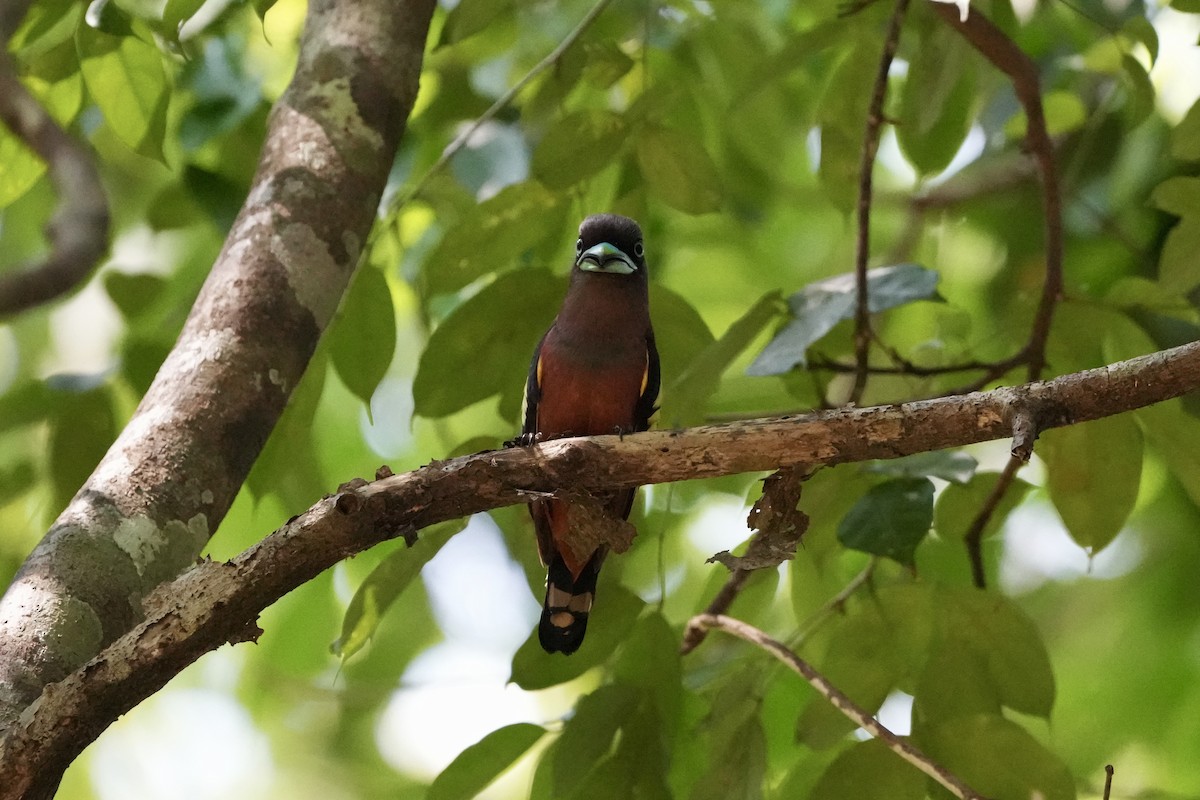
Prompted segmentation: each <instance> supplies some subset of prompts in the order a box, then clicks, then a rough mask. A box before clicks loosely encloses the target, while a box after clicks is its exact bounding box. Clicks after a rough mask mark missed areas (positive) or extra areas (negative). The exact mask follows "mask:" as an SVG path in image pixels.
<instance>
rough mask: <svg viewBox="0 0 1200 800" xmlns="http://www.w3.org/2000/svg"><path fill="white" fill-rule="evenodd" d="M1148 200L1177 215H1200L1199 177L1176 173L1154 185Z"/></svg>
mask: <svg viewBox="0 0 1200 800" xmlns="http://www.w3.org/2000/svg"><path fill="white" fill-rule="evenodd" d="M1150 202H1151V203H1153V204H1154V205H1155V206H1156V207H1158V208H1160V209H1162V210H1163V211H1166V212H1167V213H1168V214H1174V215H1175V216H1177V217H1186V216H1194V217H1200V178H1193V177H1189V176H1183V175H1176V176H1175V177H1173V178H1167V179H1166V180H1165V181H1163V182H1162V183H1160V184H1159V185H1158V186H1155V187H1154V191H1153V192H1152V193H1151V194H1150Z"/></svg>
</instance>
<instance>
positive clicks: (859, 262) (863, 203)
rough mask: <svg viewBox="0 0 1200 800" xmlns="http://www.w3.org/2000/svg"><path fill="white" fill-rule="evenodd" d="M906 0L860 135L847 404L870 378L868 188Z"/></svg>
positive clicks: (899, 4)
mask: <svg viewBox="0 0 1200 800" xmlns="http://www.w3.org/2000/svg"><path fill="white" fill-rule="evenodd" d="M907 10H908V0H896V8H895V10H893V11H892V16H891V19H890V20H889V21H888V29H887V34H886V35H885V37H884V40H883V53H882V54H881V55H880V57H879V69H878V70H877V72H876V73H875V86H874V88H873V89H872V91H871V105H870V107H869V108H868V109H867V127H866V131H865V132H864V133H863V147H862V160H861V161H860V162H859V167H858V236H857V239H856V241H855V251H854V279H855V286H856V287H857V289H858V293H857V295H858V296H857V302H856V304H855V308H854V363H855V366H856V369H855V371H854V386H853V388H852V389H851V390H850V398H849V402H850V403H852V404H854V405H858V403H859V402H860V401H861V400H862V396H863V392H864V391H866V388H867V377H868V376H869V374H870V370H869V360H870V351H871V338H872V335H871V314H870V308H871V302H870V298H869V297H868V296H867V261H868V259H869V258H870V257H871V185H872V181H873V172H874V169H875V155H876V154H877V153H878V152H879V130H880V128H882V127H883V101H884V99H885V98H886V97H887V83H888V73H889V72H890V71H891V68H892V59H894V58H895V57H896V48H897V47H898V46H899V44H900V28H901V23H903V21H904V13H905V11H907Z"/></svg>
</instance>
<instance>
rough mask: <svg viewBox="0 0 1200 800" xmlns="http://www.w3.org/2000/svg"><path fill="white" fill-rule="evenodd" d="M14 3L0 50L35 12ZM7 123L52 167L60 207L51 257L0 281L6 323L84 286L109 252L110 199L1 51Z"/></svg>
mask: <svg viewBox="0 0 1200 800" xmlns="http://www.w3.org/2000/svg"><path fill="white" fill-rule="evenodd" d="M29 5H30V3H29V0H8V1H7V2H5V3H4V4H3V8H0V43H3V42H7V41H8V40H9V39H10V38H11V37H12V35H13V33H14V32H15V31H16V28H17V26H18V25H19V24H20V22H21V19H22V18H24V16H25V12H26V11H27V10H28V8H29ZM0 121H2V122H3V123H4V125H6V126H7V127H8V129H9V130H10V131H12V133H13V135H14V136H16V137H17V138H18V139H20V140H21V141H22V142H24V143H25V144H26V145H27V146H28V147H29V149H30V150H32V151H33V152H34V153H35V154H36V155H37V156H38V158H40V159H41V160H42V161H44V162H46V168H47V171H48V173H49V175H50V181H51V183H53V185H54V189H55V191H56V192H57V193H58V208H57V209H55V211H54V215H53V216H52V217H51V218H50V221H49V223H47V225H46V235H47V238H48V239H49V241H50V254H49V255H47V256H46V257H45V259H43V260H42V261H41V262H39V263H35V264H31V265H23V266H19V267H17V268H15V270H14V271H12V272H6V273H5V274H4V275H2V276H0V318H3V317H6V316H9V315H11V314H16V313H19V312H21V311H24V310H26V309H30V308H34V307H36V306H39V305H42V304H44V303H48V302H50V301H51V300H54V299H55V298H58V297H61V296H62V295H64V294H66V293H67V292H69V291H71V289H73V288H75V287H76V286H78V285H79V284H80V283H82V282H83V280H84V279H85V278H86V277H87V276H88V274H89V273H90V272H91V271H92V268H93V267H95V266H96V264H97V262H99V261H100V259H101V257H103V255H104V252H105V250H107V249H108V226H109V214H108V199H107V198H106V197H105V195H104V188H103V187H102V186H101V185H100V176H99V174H97V172H96V166H95V164H93V163H92V159H91V156H90V155H89V154H88V152H87V150H86V149H85V148H84V147H83V145H81V144H79V143H78V142H76V141H75V140H74V139H72V138H71V137H70V136H68V135H67V134H66V132H64V131H63V129H62V128H60V127H59V126H58V123H56V122H55V121H54V120H53V119H52V118H51V117H50V114H49V113H48V112H47V111H46V109H45V108H43V107H42V106H41V104H40V103H38V101H37V100H36V99H34V97H33V95H31V94H30V93H29V90H27V89H26V88H25V86H24V85H23V84H22V83H21V81H20V80H18V79H17V73H16V65H15V64H14V63H13V59H12V57H11V56H10V55H9V54H8V53H7V52H4V51H3V50H2V49H0Z"/></svg>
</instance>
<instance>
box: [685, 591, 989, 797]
mask: <svg viewBox="0 0 1200 800" xmlns="http://www.w3.org/2000/svg"><path fill="white" fill-rule="evenodd" d="M688 624H689V626H691V625H696V626H698V627H700V628H703V629H706V630H719V631H722V632H724V633H728V634H730V635H731V636H736V637H737V638H739V639H742V640H743V641H746V642H749V643H750V644H752V645H755V646H756V647H759V648H761V649H763V650H765V651H767V652H768V653H770V654H771V655H772V656H774V657H775V658H777V659H778V660H779V661H781V662H783V663H784V664H785V665H787V666H788V667H789V668H790V669H791V670H792V671H793V672H795V673H796V674H797V675H800V676H801V677H802V678H804V680H806V681H808V683H809V685H810V686H812V687H813V688H814V689H816V690H817V691H818V692H819V693H820V694H821V696H822V697H824V698H825V699H826V700H828V701H829V703H830V705H832V706H833V707H834V708H836V709H837V710H838V711H840V712H842V713H843V714H845V715H846V717H847V718H848V719H850V721H852V722H853V723H854V724H856V725H858V726H859V727H860V728H862V729H863V730H865V731H867V732H868V733H870V734H871V735H873V736H876V737H878V738H879V740H880V741H882V742H883V743H884V744H885V745H887V748H888V749H889V750H891V751H892V752H893V753H895V754H896V755H898V756H900V757H901V758H903V759H904V760H905V761H907V762H908V763H910V764H912V765H913V766H914V767H916V768H917V769H919V770H920V771H921V772H923V773H925V774H926V775H928V776H929V777H931V778H933V779H934V780H935V781H937V782H938V783H940V784H941V785H942V786H944V787H946V788H947V789H948V790H949V791H950V792H951V794H953V795H954V796H955V797H958V798H961V800H983V796H982V795H981V794H979V793H978V792H976V791H975V790H974V789H972V788H971V787H970V786H967V785H966V784H965V783H963V782H962V780H961V779H959V778H958V776H956V775H954V774H953V773H952V772H950V770H948V769H946V768H945V767H943V766H942V765H941V764H938V763H937V762H935V761H934V760H933V759H931V758H929V756H927V755H925V754H924V753H922V752H921V751H920V750H918V749H917V748H916V747H914V746H913V745H912V744H910V743H909V742H908V740H906V739H903V738H901V737H899V736H897V735H896V734H894V733H892V732H891V731H890V730H888V729H887V728H885V727H884V726H883V725H882V724H880V723H879V721H878V720H876V719H875V717H873V716H871V714H869V713H868V712H867V711H865V710H864V709H863V708H862V707H861V706H859V705H858V704H857V703H855V702H854V701H853V700H851V699H850V698H849V697H847V696H846V695H845V694H844V693H843V692H842V691H841V690H840V689H838V688H837V687H836V686H834V685H833V684H832V683H830V682H829V679H828V678H826V677H825V676H824V675H822V674H821V673H820V672H817V670H816V669H814V668H813V666H812V665H811V664H809V663H808V662H807V661H805V660H804V659H802V658H800V656H798V655H796V654H795V653H793V652H792V651H791V650H789V649H788V648H787V646H786V645H784V644H783V643H782V642H780V641H778V640H776V639H773V638H771V637H770V636H768V635H767V634H765V633H763V632H762V631H761V630H759V629H758V628H756V627H754V626H753V625H749V624H747V623H745V622H742V621H741V620H737V619H734V618H732V617H727V616H724V615H720V614H701V615H700V616H698V617H693V618H692V619H691V622H689V623H688Z"/></svg>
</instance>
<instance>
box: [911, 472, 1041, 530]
mask: <svg viewBox="0 0 1200 800" xmlns="http://www.w3.org/2000/svg"><path fill="white" fill-rule="evenodd" d="M999 480H1000V473H999V472H981V473H979V474H978V475H976V476H975V477H974V478H973V479H972V480H971V481H970V482H969V483H967V484H965V485H962V486H947V487H946V488H945V489H943V490H942V493H941V494H940V495H938V499H937V504H936V505H935V506H934V509H933V527H934V530H936V531H937V532H938V536H941V537H942V538H943V539H946V540H947V541H952V542H954V541H961V540H962V539H963V538H964V537H965V536H966V535H967V530H968V529H969V528H970V526H971V523H972V522H974V520H975V517H977V516H978V515H979V511H980V509H982V508H983V504H984V502H985V501H986V500H987V498H988V497H989V496H990V495H991V493H992V490H993V489H994V488H995V487H996V482H997V481H999ZM1029 489H1030V486H1029V484H1028V483H1026V482H1025V481H1023V480H1021V479H1020V478H1014V479H1013V482H1012V483H1011V484H1010V485H1009V487H1008V491H1006V492H1005V493H1004V496H1003V497H1002V498H1000V503H999V505H997V506H996V509H995V510H994V511H993V512H992V515H991V517H990V518H989V519H988V522H987V524H986V525H985V526H984V528H983V537H984V538H985V539H986V538H987V537H989V536H993V535H995V534H996V533H997V532H998V531H999V530H1000V526H1001V525H1003V524H1004V520H1006V519H1008V515H1009V514H1011V513H1012V511H1013V509H1015V508H1016V507H1017V506H1019V505H1020V504H1021V501H1022V500H1024V499H1025V495H1026V494H1027V493H1028V492H1029Z"/></svg>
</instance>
